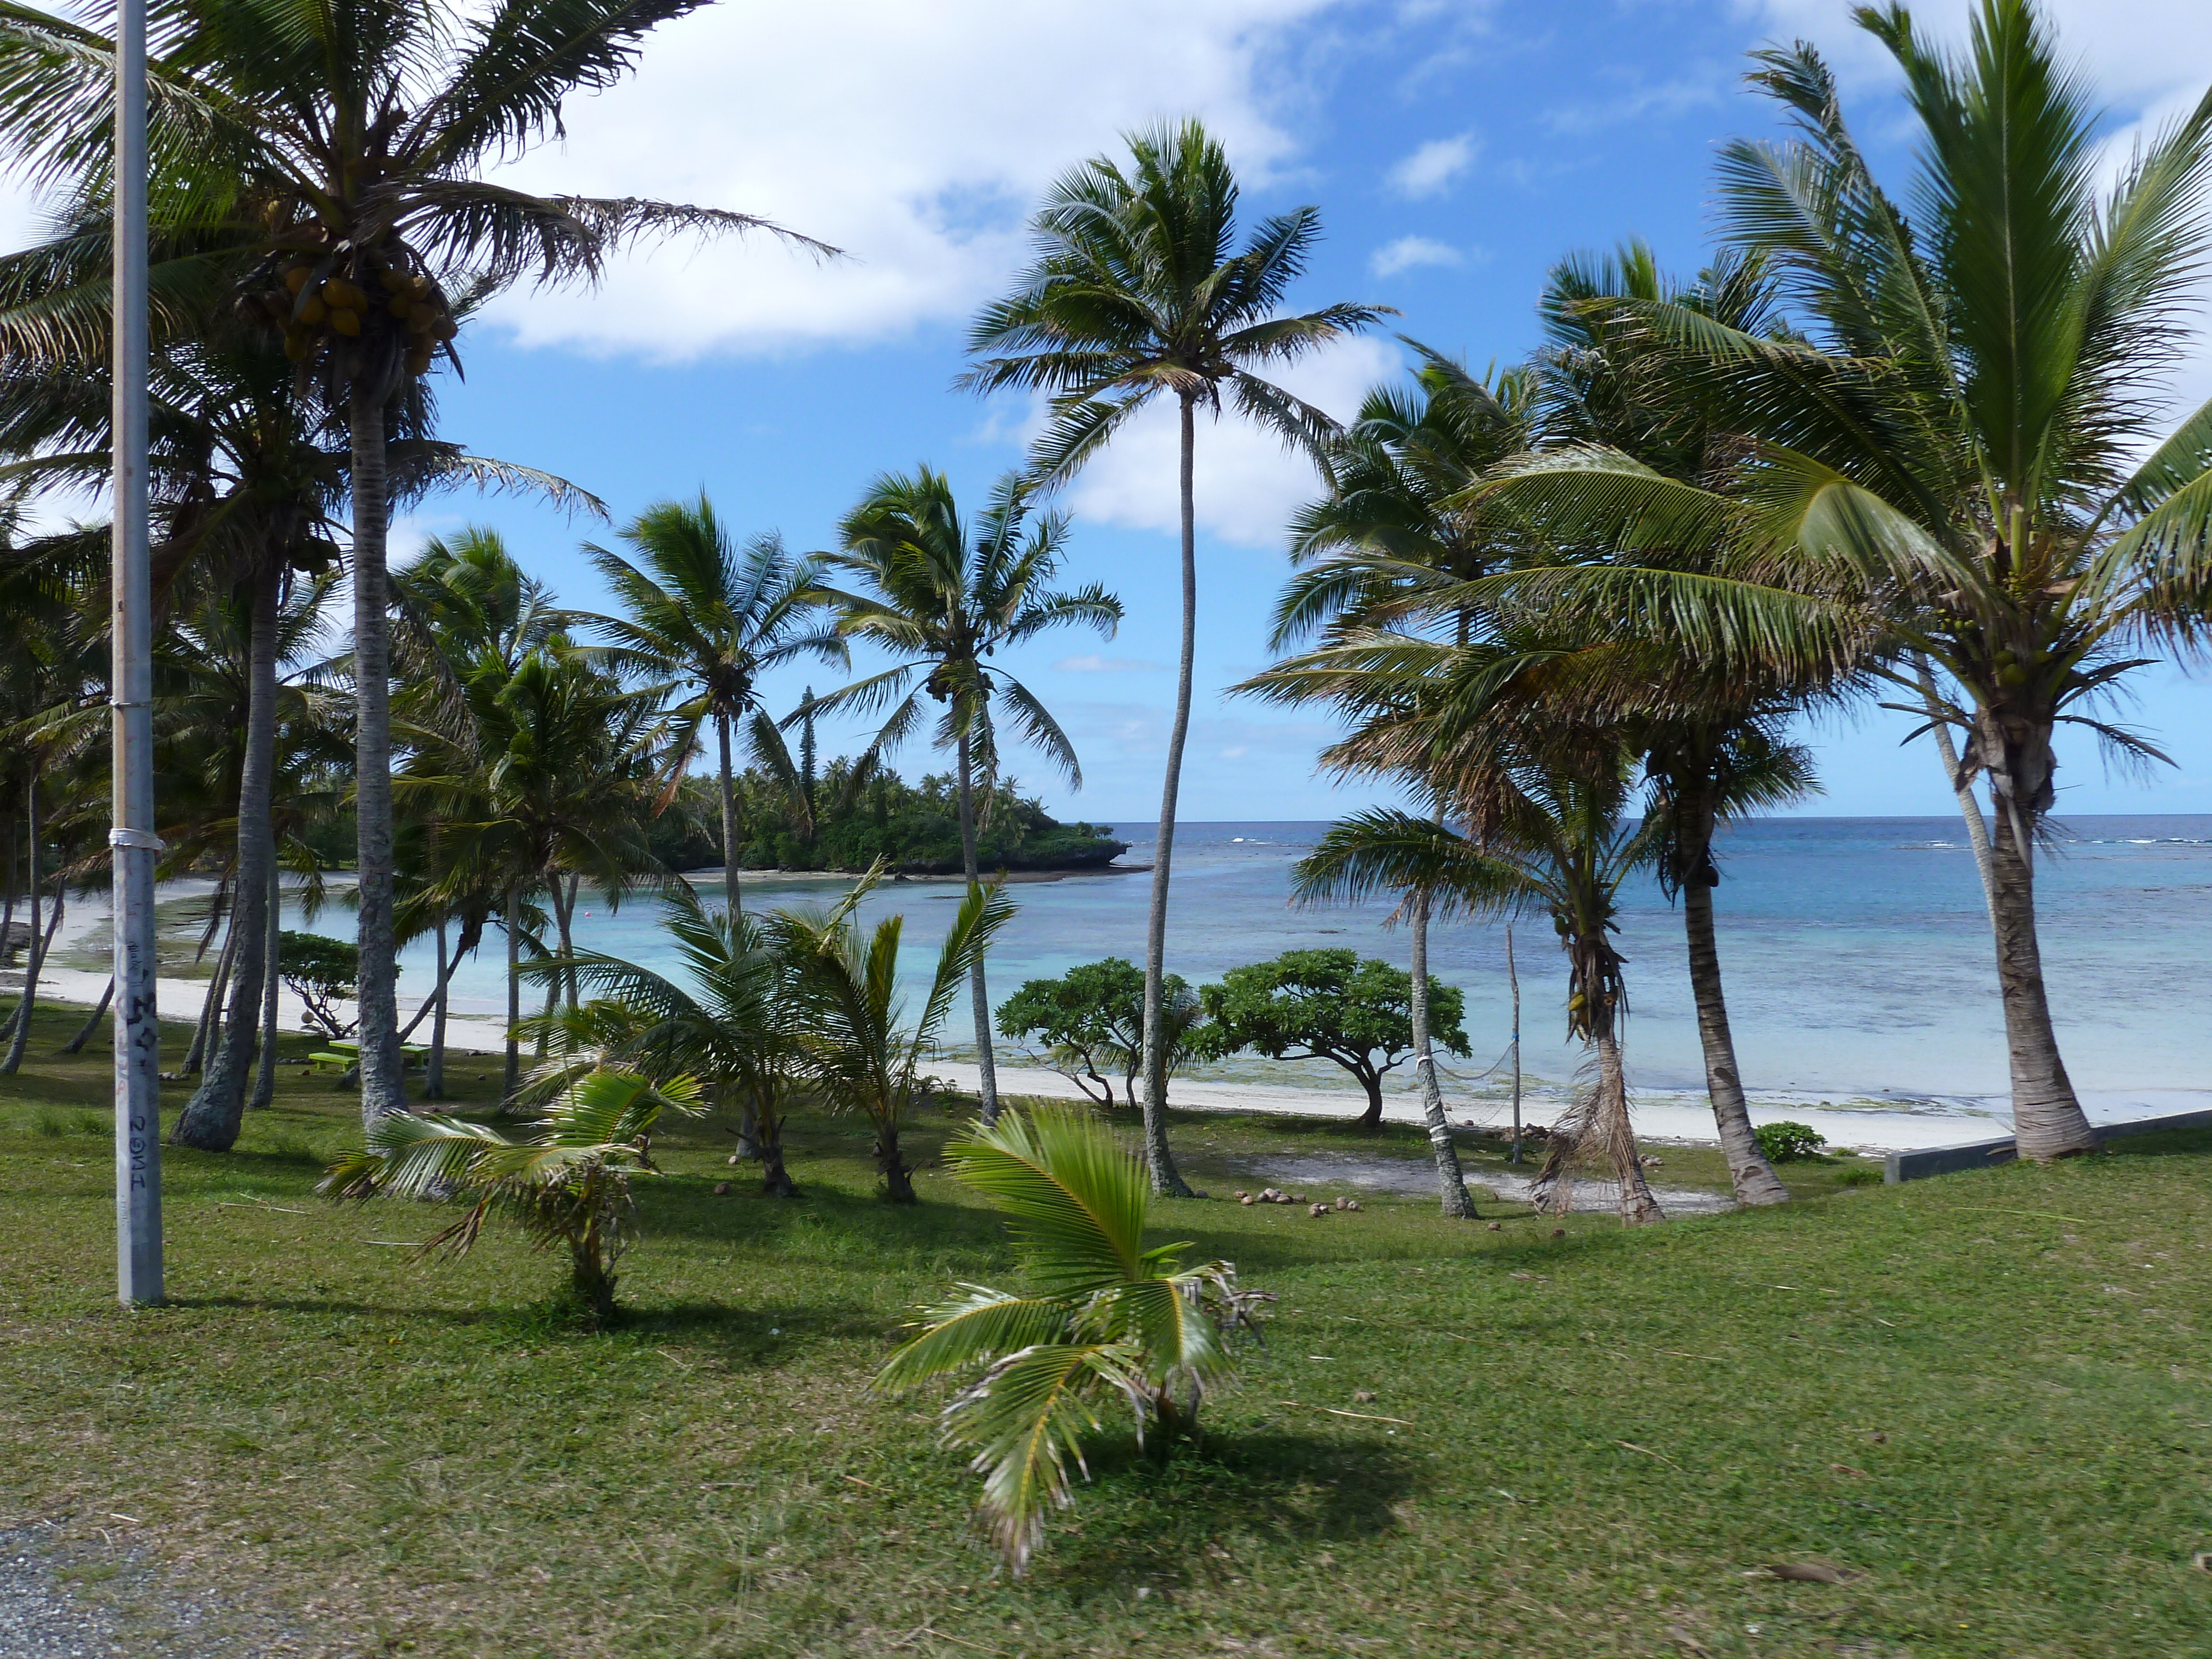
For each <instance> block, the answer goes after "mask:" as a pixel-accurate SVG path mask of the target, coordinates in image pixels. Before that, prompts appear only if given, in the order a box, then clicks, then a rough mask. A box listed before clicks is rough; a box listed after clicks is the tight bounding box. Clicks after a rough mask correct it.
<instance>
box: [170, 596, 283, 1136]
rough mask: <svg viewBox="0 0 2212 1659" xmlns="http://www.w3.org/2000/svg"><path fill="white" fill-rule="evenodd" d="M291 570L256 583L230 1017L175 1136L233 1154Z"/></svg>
mask: <svg viewBox="0 0 2212 1659" xmlns="http://www.w3.org/2000/svg"><path fill="white" fill-rule="evenodd" d="M282 581H283V570H282V569H281V568H279V567H277V566H276V565H274V564H271V565H270V566H269V567H268V568H266V569H264V570H263V571H261V572H260V573H258V574H256V575H255V577H254V578H253V611H252V623H251V624H250V627H251V633H250V635H249V636H248V641H247V645H246V763H245V765H244V766H243V767H241V768H240V771H239V783H238V874H237V878H236V880H235V882H234V886H233V891H234V893H235V894H236V897H235V899H234V901H233V903H232V908H231V913H230V943H229V945H228V946H226V947H225V948H226V950H227V951H228V954H229V956H230V959H231V964H230V984H229V987H228V997H229V1003H230V1008H229V1014H228V1019H227V1023H226V1024H225V1025H224V1027H223V1032H222V1044H221V1045H220V1046H219V1047H218V1048H216V1052H215V1055H214V1057H213V1059H212V1060H210V1061H209V1063H208V1069H207V1076H206V1078H205V1079H204V1081H202V1083H201V1084H200V1086H199V1088H198V1089H197V1091H194V1093H193V1095H192V1097H191V1100H189V1101H187V1102H186V1103H185V1109H184V1111H183V1112H182V1113H181V1114H179V1116H178V1118H177V1121H176V1127H173V1129H171V1130H170V1131H169V1139H170V1142H171V1143H172V1144H173V1145H174V1146H197V1148H199V1149H200V1151H202V1152H228V1151H229V1150H230V1149H231V1147H232V1146H235V1145H236V1144H237V1141H238V1131H239V1126H240V1124H241V1123H242V1122H243V1121H245V1115H246V1082H247V1079H248V1078H249V1077H250V1076H251V1075H252V1068H253V1048H254V1044H255V1042H257V1041H258V1038H259V1036H260V1033H261V1012H262V1010H261V991H262V984H263V981H264V977H265V975H266V973H267V968H268V964H267V962H266V958H267V957H268V954H269V872H270V870H271V869H273V868H274V867H275V866H276V823H275V820H274V819H273V818H272V817H270V812H271V811H272V808H273V806H274V802H275V780H276V601H277V587H278V586H279V584H280V583H281V582H282Z"/></svg>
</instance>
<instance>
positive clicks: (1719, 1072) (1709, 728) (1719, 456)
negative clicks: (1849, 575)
mask: <svg viewBox="0 0 2212 1659" xmlns="http://www.w3.org/2000/svg"><path fill="white" fill-rule="evenodd" d="M1655 302H1665V303H1668V304H1670V305H1674V306H1676V307H1680V308H1681V309H1683V310H1685V311H1687V312H1691V313H1695V314H1697V315H1699V316H1702V317H1706V318H1710V319H1714V320H1716V321H1717V322H1720V323H1722V324H1723V325H1726V326H1728V327H1730V328H1733V329H1735V330H1737V331H1740V332H1742V333H1746V334H1754V335H1759V336H1762V337H1771V338H1782V337H1785V331H1784V329H1783V327H1782V325H1781V323H1780V319H1779V316H1778V295H1777V291H1776V283H1775V281H1774V278H1773V276H1772V274H1771V267H1770V265H1769V263H1768V261H1767V260H1766V259H1765V258H1764V257H1763V256H1758V255H1753V256H1751V257H1742V256H1740V255H1736V254H1734V253H1724V254H1723V256H1722V257H1721V258H1719V259H1717V261H1715V263H1714V264H1711V265H1710V266H1709V267H1707V268H1706V269H1705V270H1703V271H1701V272H1700V273H1699V276H1698V277H1697V279H1696V280H1695V281H1694V282H1692V283H1686V284H1680V283H1672V282H1669V281H1668V279H1667V278H1666V277H1665V276H1663V275H1662V272H1661V271H1660V269H1659V265H1658V261H1657V260H1656V258H1655V257H1654V256H1653V255H1652V252H1651V251H1650V248H1649V247H1647V246H1644V245H1643V244H1641V243H1638V242H1631V243H1628V244H1626V245H1625V246H1623V247H1622V248H1621V249H1620V252H1619V253H1618V254H1616V255H1614V256H1613V257H1611V258H1605V259H1601V260H1595V261H1593V260H1589V259H1583V258H1571V259H1567V260H1565V261H1563V262H1562V263H1561V264H1559V265H1558V266H1556V267H1555V268H1554V269H1553V273H1552V276H1551V278H1550V280H1549V282H1548V283H1547V285H1546V289H1545V294H1544V301H1543V313H1544V319H1545V325H1546V332H1547V336H1548V339H1547V344H1546V346H1545V348H1544V349H1543V350H1541V352H1540V353H1539V354H1538V357H1537V374H1538V378H1539V380H1540V384H1541V401H1542V404H1543V406H1544V419H1543V439H1544V441H1545V442H1546V443H1547V444H1549V445H1553V446H1581V447H1587V446H1589V445H1593V444H1601V445H1605V446H1607V447H1609V448H1610V449H1612V450H1613V451H1615V452H1618V453H1621V454H1625V455H1628V456H1631V457H1632V458H1633V459H1636V460H1638V461H1640V462H1642V463H1643V464H1644V465H1647V466H1649V467H1650V468H1652V469H1653V470H1655V471H1659V472H1662V473H1664V474H1666V475H1667V476H1668V477H1674V478H1680V479H1683V480H1685V481H1686V482H1689V483H1710V482H1714V481H1717V479H1719V478H1721V477H1723V476H1724V475H1725V473H1726V471H1727V470H1728V469H1729V467H1730V466H1731V465H1733V464H1734V459H1735V445H1734V444H1733V442H1732V441H1730V439H1729V435H1727V434H1726V433H1724V432H1722V431H1719V430H1717V429H1716V428H1714V426H1713V424H1712V422H1711V420H1710V419H1709V418H1708V416H1709V414H1710V411H1709V410H1706V409H1705V408H1704V407H1703V406H1702V405H1700V404H1698V403H1696V402H1695V401H1692V400H1687V399H1684V398H1680V397H1679V396H1674V395H1670V394H1671V393H1674V392H1678V391H1679V388H1678V387H1676V386H1672V385H1670V384H1669V376H1668V374H1666V372H1665V364H1664V362H1663V361H1662V362H1660V363H1659V364H1657V365H1656V370H1657V372H1656V373H1654V372H1651V371H1652V370H1653V368H1654V367H1655V366H1654V365H1653V364H1652V362H1651V361H1650V360H1651V358H1652V356H1653V353H1652V350H1651V349H1650V342H1649V340H1648V338H1647V337H1645V335H1644V332H1643V331H1642V330H1641V328H1640V327H1639V326H1638V324H1637V322H1636V320H1635V319H1634V318H1633V316H1632V313H1627V312H1626V311H1624V309H1623V308H1622V307H1623V306H1624V304H1625V303H1642V304H1650V303H1655ZM1461 499H1462V501H1466V502H1468V504H1469V505H1473V504H1474V503H1477V502H1480V501H1484V500H1485V499H1486V497H1485V495H1484V493H1483V492H1482V491H1481V490H1480V489H1469V490H1467V491H1465V492H1463V493H1462V497H1461ZM1491 499H1492V500H1493V501H1494V498H1491ZM1601 551H1602V553H1603V555H1604V556H1613V550H1610V549H1606V550H1601ZM1728 552H1729V549H1728V547H1727V544H1726V543H1725V542H1724V541H1719V542H1714V543H1710V544H1699V543H1696V542H1694V541H1692V542H1687V543H1685V544H1679V545H1668V546H1664V547H1661V548H1645V549H1639V550H1637V552H1636V553H1634V554H1633V555H1631V557H1632V558H1633V559H1636V560H1639V561H1641V562H1650V563H1661V564H1664V565H1665V566H1666V567H1667V568H1669V569H1673V570H1679V571H1681V572H1684V573H1686V574H1699V573H1704V572H1709V571H1712V570H1715V569H1724V568H1726V562H1727V556H1728ZM1769 654H1770V655H1771V656H1773V658H1774V659H1773V660H1771V661H1769V662H1765V663H1761V664H1759V665H1754V666H1751V667H1749V668H1748V669H1747V667H1745V666H1742V665H1737V666H1733V667H1723V666H1721V665H1716V664H1713V663H1711V662H1710V661H1708V660H1707V659H1704V658H1702V657H1701V656H1700V655H1699V653H1695V652H1692V651H1685V650H1682V649H1680V648H1679V647H1676V646H1675V645H1674V642H1673V641H1660V642H1656V643H1655V644H1654V645H1653V646H1650V647H1645V646H1641V645H1639V644H1638V643H1637V642H1635V641H1633V640H1631V641H1625V642H1624V641H1621V640H1620V639H1618V638H1616V637H1607V638H1606V639H1604V640H1602V641H1600V642H1599V643H1597V644H1596V645H1595V647H1594V648H1592V649H1591V650H1590V651H1589V652H1588V653H1587V655H1588V657H1589V659H1591V660H1593V661H1596V662H1603V661H1605V660H1606V659H1618V660H1615V661H1613V662H1611V663H1610V665H1609V666H1608V667H1607V668H1606V669H1604V670H1595V669H1593V670H1590V671H1589V672H1591V673H1593V674H1595V675H1597V676H1599V677H1600V678H1605V679H1607V680H1610V681H1611V682H1613V684H1614V685H1615V686H1617V687H1618V688H1620V689H1619V690H1616V691H1615V692H1614V693H1613V699H1614V701H1615V702H1617V703H1618V704H1619V705H1620V706H1622V707H1625V708H1633V709H1635V710H1636V711H1637V713H1638V715H1639V716H1640V718H1639V719H1638V720H1637V722H1636V724H1637V730H1638V742H1639V744H1640V745H1641V746H1642V748H1643V750H1644V768H1645V772H1646V775H1647V777H1648V778H1649V780H1650V784H1651V786H1652V793H1653V801H1652V811H1654V812H1655V813H1656V815H1657V816H1658V817H1661V818H1662V820H1663V821H1664V823H1665V824H1666V845H1665V846H1664V848H1662V851H1661V854H1660V855H1659V858H1658V863H1657V869H1658V874H1659V878H1660V883H1661V885H1662V887H1663V888H1664V889H1665V890H1667V892H1668V894H1669V895H1670V896H1679V897H1680V899H1681V901H1682V918H1683V927H1684V929H1685V931H1686V934H1687V936H1688V945H1689V969H1690V987H1691V991H1692V996H1693V998H1694V1000H1695V1002H1696V1005H1697V1010H1698V1032H1699V1039H1700V1043H1701V1046H1702V1048H1703V1049H1704V1053H1705V1083H1706V1092H1707V1094H1708V1096H1709V1097H1710V1098H1711V1103H1712V1108H1713V1118H1714V1123H1715V1127H1716V1128H1717V1131H1718V1133H1719V1136H1720V1143H1721V1148H1722V1151H1723V1154H1724V1155H1725V1156H1726V1158H1727V1159H1728V1164H1729V1179H1730V1182H1731V1185H1732V1186H1733V1188H1734V1189H1735V1196H1736V1199H1737V1200H1738V1201H1739V1202H1741V1203H1744V1204H1779V1203H1784V1202H1786V1201H1787V1200H1788V1199H1789V1196H1790V1194H1789V1189H1788V1188H1785V1187H1784V1185H1783V1184H1782V1182H1781V1179H1780V1178H1779V1177H1778V1176H1776V1174H1775V1173H1774V1170H1773V1167H1772V1165H1771V1164H1769V1163H1768V1161H1767V1159H1766V1157H1765V1154H1764V1153H1763V1152H1760V1150H1759V1141H1758V1138H1757V1136H1756V1135H1755V1134H1754V1133H1753V1128H1752V1123H1751V1115H1750V1112H1749V1110H1748V1109H1747V1105H1746V1103H1745V1100H1744V1094H1743V1082H1742V1075H1741V1070H1740V1069H1739V1067H1738V1066H1737V1064H1736V1056H1735V1038H1734V1036H1733V1034H1732V1032H1731V1030H1730V1027H1729V1017H1728V1001H1727V997H1726V994H1725V993H1724V991H1723V985H1722V981H1721V966H1720V952H1719V949H1718V945H1717V939H1716V937H1715V933H1714V929H1713V890H1714V889H1715V888H1716V887H1717V885H1718V884H1719V881H1720V875H1721V871H1720V866H1719V864H1718V863H1717V861H1716V860H1714V859H1713V857H1712V853H1711V848H1712V844H1713V838H1714V835H1715V833H1716V831H1717V828H1718V827H1719V825H1720V824H1721V823H1722V822H1723V821H1724V820H1726V819H1728V818H1730V817H1739V816H1742V815H1744V814H1746V813H1748V812H1751V811H1761V810H1769V809H1771V808H1773V807H1776V806H1780V805H1787V804H1789V803H1790V802H1792V801H1796V800H1800V799H1804V798H1805V797H1806V796H1807V795H1808V794H1809V793H1812V791H1813V789H1814V787H1815V786H1814V782H1813V774H1812V768H1811V759H1810V757H1809V755H1808V753H1807V752H1806V751H1805V750H1803V749H1802V747H1800V746H1798V745H1796V744H1790V743H1788V742H1786V741H1785V740H1784V737H1783V728H1784V726H1785V725H1786V724H1787V721H1788V720H1789V718H1790V716H1791V715H1792V714H1794V713H1796V712H1798V711H1800V710H1802V708H1805V707H1806V706H1808V704H1811V703H1813V702H1819V701H1823V700H1827V701H1832V700H1833V699H1834V697H1835V696H1837V694H1838V676H1837V671H1836V665H1834V664H1833V663H1832V661H1831V660H1830V659H1827V658H1826V656H1825V655H1820V654H1816V655H1815V656H1814V657H1813V658H1812V659H1810V660H1808V661H1799V660H1796V659H1793V658H1792V657H1790V655H1788V654H1786V653H1784V654H1777V653H1769Z"/></svg>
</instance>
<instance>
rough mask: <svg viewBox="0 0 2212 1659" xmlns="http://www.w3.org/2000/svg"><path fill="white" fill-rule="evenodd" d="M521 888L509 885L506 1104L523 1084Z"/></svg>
mask: <svg viewBox="0 0 2212 1659" xmlns="http://www.w3.org/2000/svg"><path fill="white" fill-rule="evenodd" d="M506 908H507V915H505V916H504V917H503V918H502V921H504V922H505V923H506V927H505V929H504V931H505V933H506V934H507V1070H506V1073H505V1075H504V1076H503V1077H502V1078H501V1081H500V1088H499V1097H500V1099H501V1102H502V1103H505V1102H507V1101H511V1100H513V1098H514V1091H515V1090H516V1089H517V1088H519V1087H520V1085H521V1082H522V1049H521V1047H520V1044H519V1043H518V1042H517V1041H516V1038H515V1028H516V1027H517V1026H519V1025H520V1024H522V915H521V912H522V894H521V892H520V884H519V883H516V882H512V881H511V882H509V883H507V899H506Z"/></svg>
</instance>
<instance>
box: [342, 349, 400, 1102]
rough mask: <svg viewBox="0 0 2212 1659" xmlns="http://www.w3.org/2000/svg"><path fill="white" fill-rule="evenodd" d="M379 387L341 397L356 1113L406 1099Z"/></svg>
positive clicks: (364, 384) (360, 384)
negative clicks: (347, 557)
mask: <svg viewBox="0 0 2212 1659" xmlns="http://www.w3.org/2000/svg"><path fill="white" fill-rule="evenodd" d="M383 390H384V389H383V388H382V387H381V386H373V385H371V384H370V383H369V382H368V380H367V379H366V378H365V377H364V378H362V379H361V380H356V382H355V384H354V386H353V392H352V396H351V398H349V399H348V402H347V408H346V416H347V425H348V427H349V435H350V437H351V439H352V444H353V471H352V479H351V483H352V489H353V662H354V700H355V714H356V726H355V732H354V811H355V816H356V819H357V821H358V825H359V830H358V837H357V840H356V869H357V872H358V873H357V879H358V880H359V883H360V896H361V920H360V933H359V938H360V940H361V981H360V985H359V987H358V989H357V990H356V993H355V995H356V998H357V1000H358V1006H359V1008H360V1011H361V1023H360V1026H359V1030H358V1036H359V1037H360V1040H361V1115H362V1122H363V1123H364V1124H374V1122H375V1121H377V1119H379V1118H380V1117H385V1116H387V1115H390V1114H392V1113H393V1112H404V1111H405V1110H406V1109H407V1073H406V1071H405V1069H404V1066H403V1063H402V1059H401V1055H400V1053H399V983H398V979H399V963H398V954H399V952H398V941H397V939H396V937H395V935H394V933H393V920H392V641H391V633H390V626H389V624H390V617H389V615H388V609H389V606H390V603H391V595H390V587H391V583H390V580H389V577H388V576H387V574H386V570H385V562H384V557H385V533H386V528H387V525H386V518H387V514H388V513H389V511H390V502H389V501H388V499H387V496H386V478H385V465H384V401H385V400H384V396H383Z"/></svg>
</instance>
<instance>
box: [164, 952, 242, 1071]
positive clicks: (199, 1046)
mask: <svg viewBox="0 0 2212 1659" xmlns="http://www.w3.org/2000/svg"><path fill="white" fill-rule="evenodd" d="M233 921H235V912H234V915H233ZM237 949H238V929H237V927H235V926H234V925H227V926H226V927H224V928H223V933H222V950H220V951H216V957H215V972H214V973H213V974H212V975H210V976H209V978H208V987H207V994H206V995H205V996H204V997H202V998H201V999H200V1018H199V1024H197V1025H196V1026H194V1027H193V1029H192V1042H191V1047H190V1048H187V1049H185V1063H184V1064H183V1065H182V1066H180V1067H179V1068H178V1069H179V1071H180V1072H181V1073H183V1075H185V1076H186V1077H193V1076H196V1075H197V1074H198V1073H199V1070H200V1067H201V1066H203V1065H204V1063H205V1062H206V1060H207V1057H208V1054H209V1053H210V1050H211V1049H213V1048H215V1047H216V1045H217V1044H219V1043H220V1042H222V999H223V993H224V992H225V991H227V990H228V988H229V987H230V964H231V961H232V959H233V957H234V953H235V952H236V951H237Z"/></svg>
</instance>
